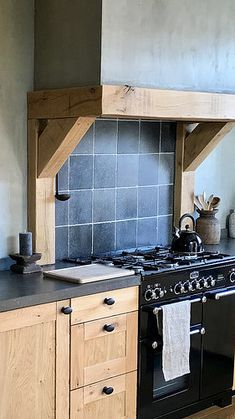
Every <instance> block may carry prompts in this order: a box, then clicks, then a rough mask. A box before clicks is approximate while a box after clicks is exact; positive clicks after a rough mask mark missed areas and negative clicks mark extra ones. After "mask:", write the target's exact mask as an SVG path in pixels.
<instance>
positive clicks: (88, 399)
mask: <svg viewBox="0 0 235 419" xmlns="http://www.w3.org/2000/svg"><path fill="white" fill-rule="evenodd" d="M136 376H137V373H136V371H135V372H131V373H129V374H124V375H121V376H118V377H114V378H111V379H109V380H105V381H101V382H99V383H97V384H93V385H90V386H87V387H83V388H81V389H78V390H74V391H71V419H100V418H102V419H110V418H115V419H136ZM105 389H109V391H112V393H111V394H105V392H104V390H105Z"/></svg>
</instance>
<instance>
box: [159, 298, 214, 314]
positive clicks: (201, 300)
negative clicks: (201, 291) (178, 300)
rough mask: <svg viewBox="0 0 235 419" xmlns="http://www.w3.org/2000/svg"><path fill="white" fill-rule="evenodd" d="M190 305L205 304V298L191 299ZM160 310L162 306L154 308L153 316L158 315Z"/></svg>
mask: <svg viewBox="0 0 235 419" xmlns="http://www.w3.org/2000/svg"><path fill="white" fill-rule="evenodd" d="M189 301H190V303H201V302H202V303H206V301H207V298H206V297H205V296H203V297H202V298H193V299H192V300H189ZM161 310H162V306H160V307H154V309H153V314H154V315H156V314H158V312H159V311H161Z"/></svg>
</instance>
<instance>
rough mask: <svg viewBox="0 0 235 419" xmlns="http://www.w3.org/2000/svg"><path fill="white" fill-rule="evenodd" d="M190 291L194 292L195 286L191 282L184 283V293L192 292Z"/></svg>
mask: <svg viewBox="0 0 235 419" xmlns="http://www.w3.org/2000/svg"><path fill="white" fill-rule="evenodd" d="M190 291H193V286H192V284H191V283H190V282H189V281H187V282H185V283H184V292H190Z"/></svg>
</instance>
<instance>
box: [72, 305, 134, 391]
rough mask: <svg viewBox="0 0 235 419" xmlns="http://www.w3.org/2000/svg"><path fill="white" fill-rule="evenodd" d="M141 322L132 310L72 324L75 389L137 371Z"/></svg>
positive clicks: (73, 383) (73, 382) (73, 379)
mask: <svg viewBox="0 0 235 419" xmlns="http://www.w3.org/2000/svg"><path fill="white" fill-rule="evenodd" d="M137 321H138V316H137V312H132V313H127V314H121V315H119V316H113V317H108V318H104V319H101V320H95V321H92V322H88V323H83V324H78V325H74V326H72V328H71V389H75V388H79V387H83V386H86V385H88V384H91V383H95V382H97V381H101V380H104V379H105V378H109V377H114V376H116V375H120V374H125V373H126V372H129V371H134V370H136V364H137ZM108 330H110V331H108Z"/></svg>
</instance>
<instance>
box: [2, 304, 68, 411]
mask: <svg viewBox="0 0 235 419" xmlns="http://www.w3.org/2000/svg"><path fill="white" fill-rule="evenodd" d="M60 309H61V303H58V304H57V303H50V304H45V305H40V306H34V307H28V308H24V309H18V310H13V311H9V312H4V313H0V359H1V362H0V388H1V392H0V419H13V418H14V419H22V418H24V419H55V418H56V419H62V418H63V419H67V418H68V409H69V404H68V403H69V400H68V399H69V394H68V381H69V377H68V365H67V363H68V361H67V359H69V355H68V353H67V351H68V344H67V343H66V333H67V334H68V336H69V331H68V319H67V317H68V316H67V317H66V316H65V315H63V314H62V313H61V311H60ZM62 339H63V340H62ZM67 341H68V338H67ZM66 370H67V372H66ZM62 374H64V375H62ZM56 379H57V384H56ZM66 386H67V388H66ZM56 408H57V409H58V414H56ZM59 409H61V412H60V411H59Z"/></svg>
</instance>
